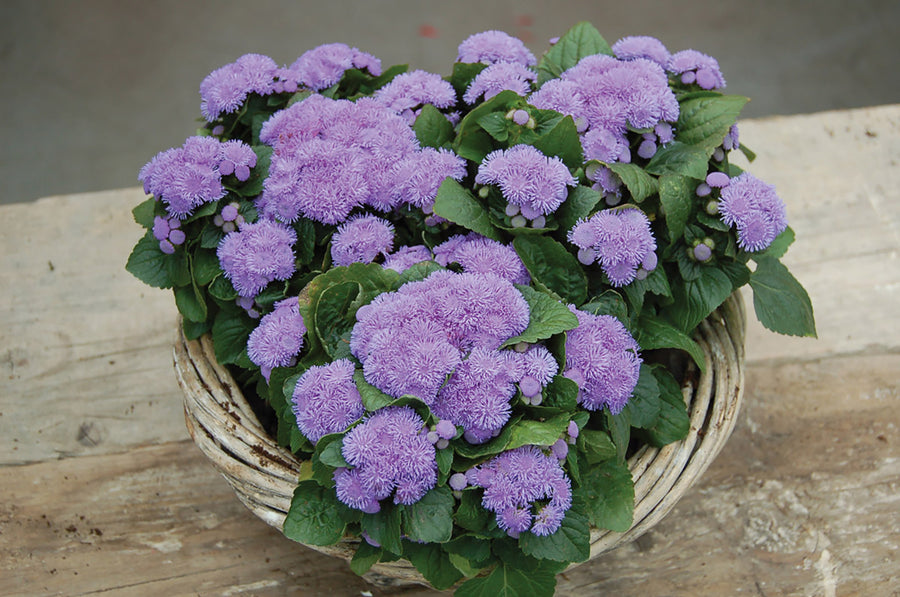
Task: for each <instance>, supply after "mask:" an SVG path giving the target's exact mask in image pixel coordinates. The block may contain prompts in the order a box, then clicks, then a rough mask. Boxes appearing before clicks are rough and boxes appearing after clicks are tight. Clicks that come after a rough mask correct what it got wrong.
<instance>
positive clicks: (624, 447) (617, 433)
mask: <svg viewBox="0 0 900 597" xmlns="http://www.w3.org/2000/svg"><path fill="white" fill-rule="evenodd" d="M604 413H605V415H606V426H607V428H608V429H609V436H610V437H611V438H612V441H613V444H615V446H616V461H617V462H619V463H620V464H621V463H624V462H625V454H626V453H627V452H628V443H629V442H630V441H631V412H630V411H627V410H622V411H621V412H619V414H617V415H614V414H612V413H611V412H610V411H609V409H605V410H604Z"/></svg>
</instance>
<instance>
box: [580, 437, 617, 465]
mask: <svg viewBox="0 0 900 597" xmlns="http://www.w3.org/2000/svg"><path fill="white" fill-rule="evenodd" d="M576 445H577V446H578V450H579V451H581V452H583V453H584V455H585V457H586V458H587V462H588V464H591V465H593V464H597V463H598V462H604V461H606V460H610V459H612V458H615V457H616V445H615V444H614V443H613V441H612V440H611V439H609V435H608V434H607V433H605V432H603V431H596V430H594V429H582V430H581V431H580V432H579V433H578V439H577V440H576ZM570 452H571V450H570Z"/></svg>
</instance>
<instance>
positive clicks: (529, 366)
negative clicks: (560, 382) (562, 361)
mask: <svg viewBox="0 0 900 597" xmlns="http://www.w3.org/2000/svg"><path fill="white" fill-rule="evenodd" d="M515 354H516V357H517V358H518V360H519V362H520V363H521V365H522V378H521V379H520V380H519V389H520V390H521V391H522V394H523V395H524V396H526V397H528V398H533V397H535V396H537V395H538V394H540V393H541V389H542V388H544V387H545V386H546V385H547V384H548V383H550V381H551V380H552V379H553V376H554V375H556V373H557V372H558V371H559V365H558V364H557V363H556V359H555V358H554V357H553V355H552V354H550V351H549V350H547V348H546V347H544V346H542V345H540V344H533V345H531V346H529V347H528V350H526V351H525V352H523V353H521V354H519V353H515Z"/></svg>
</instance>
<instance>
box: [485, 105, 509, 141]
mask: <svg viewBox="0 0 900 597" xmlns="http://www.w3.org/2000/svg"><path fill="white" fill-rule="evenodd" d="M510 122H512V121H510V120H507V118H506V114H504V113H503V112H491V113H490V114H485V115H484V116H482V117H481V118H479V119H478V126H480V127H481V128H483V129H484V131H485V132H486V133H487V134H488V135H490V136H491V137H493V138H494V139H496V140H497V141H500V142H501V143H503V142H504V141H506V140H507V139H509V127H510Z"/></svg>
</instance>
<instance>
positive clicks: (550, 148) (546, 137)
mask: <svg viewBox="0 0 900 597" xmlns="http://www.w3.org/2000/svg"><path fill="white" fill-rule="evenodd" d="M530 144H531V145H532V146H533V147H534V148H535V149H538V150H539V151H540V152H541V153H543V154H544V155H546V156H551V157H558V158H559V159H560V160H562V161H563V163H564V164H565V165H566V166H567V167H569V168H571V169H576V168H579V167H581V165H582V164H583V163H584V152H583V150H582V148H581V137H580V136H579V135H578V129H577V128H576V127H575V121H574V120H572V117H571V116H565V117H563V118H560V119H559V120H558V121H557V122H556V123H555V124H554V125H553V128H551V129H550V130H549V131H547V132H546V133H544V134H542V135H541V136H540V137H538V138H537V139H535V140H534V141H532V142H531V143H530Z"/></svg>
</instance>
